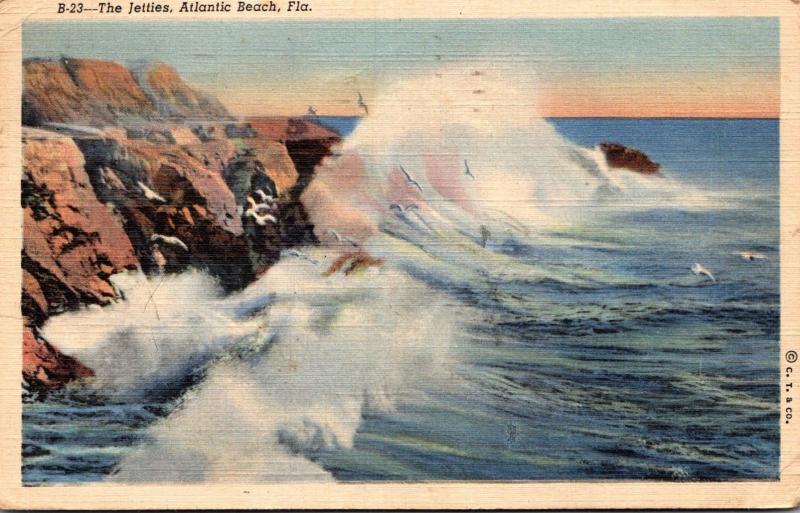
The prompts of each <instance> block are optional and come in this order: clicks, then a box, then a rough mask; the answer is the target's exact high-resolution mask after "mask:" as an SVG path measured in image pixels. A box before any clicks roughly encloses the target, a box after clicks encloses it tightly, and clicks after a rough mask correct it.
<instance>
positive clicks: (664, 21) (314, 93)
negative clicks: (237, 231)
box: [23, 17, 780, 118]
mask: <svg viewBox="0 0 800 513" xmlns="http://www.w3.org/2000/svg"><path fill="white" fill-rule="evenodd" d="M61 55H64V56H68V57H84V58H99V59H110V60H114V61H117V62H120V63H123V64H128V65H137V64H139V63H142V62H153V61H160V62H166V63H168V64H171V65H173V66H174V67H175V68H176V69H177V70H178V72H179V73H180V74H181V76H182V77H183V78H184V79H185V80H186V81H187V82H189V83H190V84H192V85H193V86H195V87H197V88H199V89H201V90H203V91H206V92H208V93H211V94H214V95H216V96H217V97H218V98H219V99H220V100H221V101H222V102H223V103H224V104H225V105H226V106H227V107H228V109H229V110H230V111H231V112H233V113H235V114H238V115H269V114H282V115H284V114H290V115H291V114H304V113H305V112H306V111H307V109H308V106H309V105H313V106H314V107H315V109H316V111H317V113H318V114H321V115H354V114H360V113H361V111H360V109H359V107H358V105H357V98H358V93H359V92H361V93H362V94H363V96H364V98H365V99H366V101H367V102H369V101H370V100H371V99H372V98H374V96H375V95H377V94H380V91H381V90H382V88H384V87H385V86H386V85H387V84H390V83H392V82H393V81H396V80H397V79H398V78H401V77H406V76H409V75H411V76H413V75H416V74H425V73H433V72H436V70H437V69H440V68H442V67H446V66H448V65H452V64H454V63H458V64H466V63H468V64H469V65H475V66H476V67H479V66H495V67H496V66H502V67H503V69H508V70H513V71H512V73H519V74H520V76H521V77H525V78H526V79H527V78H531V79H532V80H533V81H534V82H535V84H536V95H537V98H536V103H537V104H538V109H539V110H540V113H539V114H541V115H542V116H547V117H760V118H769V117H777V116H778V113H779V104H780V100H779V97H780V92H779V91H780V77H779V70H780V63H779V20H778V19H777V18H741V17H726V18H633V19H630V18H628V19H613V18H611V19H569V20H565V19H528V20H474V19H471V20H458V19H453V20H353V21H346V20H344V21H314V22H286V21H278V22H230V21H226V22H193V23H185V22H181V23H175V22H171V21H153V22H124V23H119V22H36V23H26V24H25V25H24V26H23V57H24V58H28V57H59V56H61Z"/></svg>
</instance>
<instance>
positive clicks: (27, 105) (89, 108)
mask: <svg viewBox="0 0 800 513" xmlns="http://www.w3.org/2000/svg"><path fill="white" fill-rule="evenodd" d="M22 105H23V118H22V122H23V124H25V125H31V126H36V125H42V124H45V123H70V124H79V125H88V126H105V125H124V124H129V123H133V122H137V121H150V120H164V119H172V120H175V119H186V118H203V119H226V118H230V117H231V116H230V115H229V114H228V112H227V111H226V110H225V107H223V106H222V104H221V103H220V102H219V101H218V100H217V99H216V98H213V97H211V96H208V95H205V94H203V93H201V92H200V91H198V90H196V89H194V88H192V87H191V86H189V85H188V84H186V83H185V82H184V81H183V80H181V78H180V77H179V76H178V73H177V72H176V71H175V69H173V68H172V67H171V66H168V65H166V64H161V63H158V64H154V65H150V66H144V67H141V68H139V69H137V70H135V71H133V72H132V71H131V70H129V69H128V68H127V67H125V66H123V65H121V64H118V63H115V62H110V61H101V60H93V59H72V58H66V57H65V58H61V59H28V60H25V61H24V62H23V93H22Z"/></svg>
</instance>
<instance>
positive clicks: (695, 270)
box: [691, 262, 717, 283]
mask: <svg viewBox="0 0 800 513" xmlns="http://www.w3.org/2000/svg"><path fill="white" fill-rule="evenodd" d="M691 269H692V272H693V273H695V274H697V275H700V274H704V275H706V276H708V277H709V278H711V281H713V282H714V283H716V282H717V279H716V278H714V275H713V274H711V271H709V270H708V269H706V268H705V267H703V266H702V265H701V264H698V263H697V262H695V263H694V265H693V266H692V268H691Z"/></svg>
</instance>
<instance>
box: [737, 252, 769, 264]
mask: <svg viewBox="0 0 800 513" xmlns="http://www.w3.org/2000/svg"><path fill="white" fill-rule="evenodd" d="M734 255H736V256H739V257H741V258H743V259H744V260H749V261H750V262H752V261H753V260H767V255H765V254H764V253H759V252H757V251H740V252H738V253H734Z"/></svg>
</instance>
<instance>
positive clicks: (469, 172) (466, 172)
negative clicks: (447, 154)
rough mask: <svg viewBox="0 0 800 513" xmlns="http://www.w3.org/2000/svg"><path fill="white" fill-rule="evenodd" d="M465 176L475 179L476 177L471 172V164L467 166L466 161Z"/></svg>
mask: <svg viewBox="0 0 800 513" xmlns="http://www.w3.org/2000/svg"><path fill="white" fill-rule="evenodd" d="M464 174H465V175H467V176H468V177H470V178H472V179H473V180H474V179H475V175H473V174H472V171H470V170H469V164H467V160H466V159H464Z"/></svg>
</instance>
